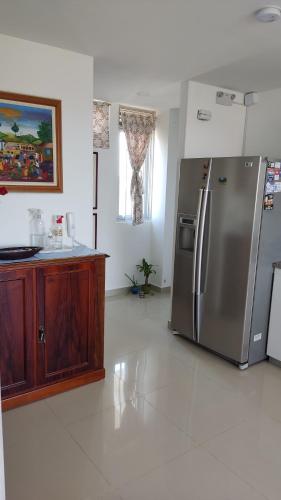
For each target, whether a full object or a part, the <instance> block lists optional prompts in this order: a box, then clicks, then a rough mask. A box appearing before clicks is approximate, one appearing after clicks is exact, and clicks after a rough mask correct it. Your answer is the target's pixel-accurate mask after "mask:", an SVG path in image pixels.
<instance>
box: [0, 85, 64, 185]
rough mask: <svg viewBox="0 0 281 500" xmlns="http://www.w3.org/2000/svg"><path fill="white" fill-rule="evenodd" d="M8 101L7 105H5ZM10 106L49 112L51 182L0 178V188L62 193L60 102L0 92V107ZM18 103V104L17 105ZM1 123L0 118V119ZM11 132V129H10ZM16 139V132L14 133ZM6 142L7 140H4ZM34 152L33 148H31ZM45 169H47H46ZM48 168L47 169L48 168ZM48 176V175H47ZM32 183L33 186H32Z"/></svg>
mask: <svg viewBox="0 0 281 500" xmlns="http://www.w3.org/2000/svg"><path fill="white" fill-rule="evenodd" d="M7 101H8V103H7ZM9 101H11V102H10V105H13V106H17V105H18V107H20V106H21V107H22V108H24V107H26V108H29V104H30V106H32V107H33V108H35V109H36V110H40V107H41V109H42V110H43V109H45V110H50V112H51V117H52V124H53V126H52V128H51V134H52V143H51V147H52V149H51V151H52V156H51V160H50V161H49V163H50V164H51V168H52V170H51V172H52V176H53V180H52V182H46V180H45V179H43V178H42V181H41V180H40V179H39V180H37V179H36V184H35V183H34V182H35V181H33V180H32V181H28V182H25V181H21V180H20V179H19V180H15V181H13V180H10V179H9V180H8V181H7V180H6V179H3V180H2V179H1V176H0V186H5V187H6V188H7V189H8V191H25V192H46V193H47V192H57V193H62V192H63V168H62V119H61V100H59V99H51V98H47V97H39V96H33V95H26V94H17V93H13V92H5V91H0V105H1V104H2V105H3V104H4V103H5V104H7V107H8V106H9ZM17 103H18V104H17ZM0 121H1V118H0ZM12 130H13V129H12ZM15 137H16V132H15ZM6 141H7V139H6ZM33 149H34V150H35V151H36V149H35V147H34V148H33ZM46 168H47V167H46ZM48 168H49V167H48ZM48 175H49V174H48ZM32 182H33V184H32Z"/></svg>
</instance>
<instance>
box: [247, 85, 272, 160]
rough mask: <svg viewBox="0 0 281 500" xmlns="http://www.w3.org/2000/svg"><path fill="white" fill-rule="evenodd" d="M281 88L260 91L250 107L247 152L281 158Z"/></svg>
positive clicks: (248, 112) (248, 153)
mask: <svg viewBox="0 0 281 500" xmlns="http://www.w3.org/2000/svg"><path fill="white" fill-rule="evenodd" d="M280 131H281V89H276V90H271V91H268V92H260V93H259V102H258V103H257V104H255V105H253V106H250V107H248V111H247V127H246V143H245V154H247V155H262V156H268V157H269V158H281V140H280V137H281V132H280Z"/></svg>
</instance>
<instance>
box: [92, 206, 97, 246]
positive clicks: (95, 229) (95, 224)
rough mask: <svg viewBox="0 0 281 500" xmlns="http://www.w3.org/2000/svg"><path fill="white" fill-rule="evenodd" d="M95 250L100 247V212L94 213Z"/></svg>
mask: <svg viewBox="0 0 281 500" xmlns="http://www.w3.org/2000/svg"><path fill="white" fill-rule="evenodd" d="M93 235H94V241H93V242H94V250H97V248H98V214H93Z"/></svg>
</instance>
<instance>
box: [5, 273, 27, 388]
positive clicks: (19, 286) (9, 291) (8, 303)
mask: <svg viewBox="0 0 281 500" xmlns="http://www.w3.org/2000/svg"><path fill="white" fill-rule="evenodd" d="M33 300H34V298H33V277H32V271H31V270H24V269H23V270H15V271H7V272H0V360H1V386H2V396H4V397H5V396H10V395H13V394H17V393H18V392H22V391H25V390H27V389H29V388H30V387H32V386H33V384H34V366H35V365H34V361H35V360H34V337H33V331H34V311H33V307H32V304H33Z"/></svg>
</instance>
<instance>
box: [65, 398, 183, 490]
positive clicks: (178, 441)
mask: <svg viewBox="0 0 281 500" xmlns="http://www.w3.org/2000/svg"><path fill="white" fill-rule="evenodd" d="M68 430H69V431H70V433H71V435H72V436H73V438H74V439H75V441H77V442H78V443H79V445H80V446H81V447H82V449H83V450H84V451H85V452H86V454H87V455H88V456H89V457H90V458H91V460H92V461H93V462H94V463H95V464H96V465H97V467H98V468H99V470H101V471H102V473H103V475H104V477H105V478H106V479H107V480H108V481H109V483H110V484H111V485H112V486H114V487H117V486H120V485H122V484H125V483H127V482H128V481H129V480H131V479H132V478H136V477H139V476H141V475H142V474H145V473H146V472H149V471H150V470H151V469H153V468H154V467H156V466H158V465H160V464H162V463H164V462H165V461H167V460H170V459H171V458H174V457H176V456H177V455H180V454H183V453H184V452H185V451H187V450H188V449H190V448H191V447H192V446H193V444H192V442H191V440H190V439H189V438H188V437H186V436H185V435H184V433H183V432H181V431H179V430H178V429H177V428H176V427H175V426H174V425H173V424H171V423H170V422H169V421H168V420H167V419H165V418H164V417H163V416H162V415H161V414H159V413H158V412H156V411H155V410H154V409H153V408H152V407H151V406H150V405H149V404H148V403H147V402H146V401H144V399H142V398H137V399H136V400H135V401H133V402H127V403H125V404H123V405H120V408H119V409H118V408H117V407H116V408H114V409H110V410H107V411H104V412H102V413H98V414H97V415H94V416H92V417H89V418H87V419H84V420H80V421H78V422H76V423H75V424H71V425H70V426H69V427H68Z"/></svg>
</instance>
